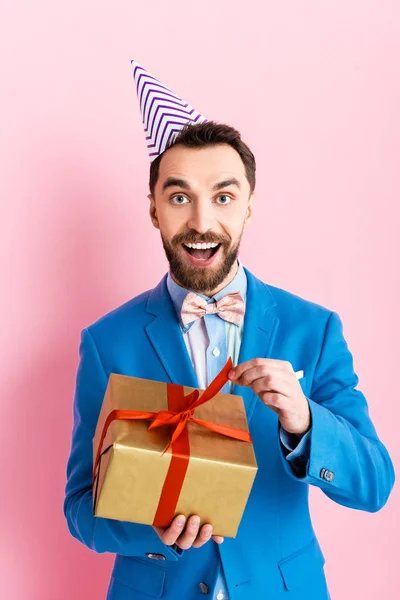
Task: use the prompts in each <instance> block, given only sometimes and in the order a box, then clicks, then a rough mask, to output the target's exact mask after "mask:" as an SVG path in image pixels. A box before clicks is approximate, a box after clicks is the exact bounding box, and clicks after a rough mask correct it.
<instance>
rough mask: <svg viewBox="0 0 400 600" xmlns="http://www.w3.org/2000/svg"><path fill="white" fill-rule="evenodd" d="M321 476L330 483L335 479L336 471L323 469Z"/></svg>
mask: <svg viewBox="0 0 400 600" xmlns="http://www.w3.org/2000/svg"><path fill="white" fill-rule="evenodd" d="M319 476H320V477H321V479H325V481H328V482H329V483H330V482H331V481H333V480H334V479H335V473H334V472H333V471H328V469H321V472H320V474H319Z"/></svg>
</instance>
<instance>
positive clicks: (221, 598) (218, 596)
mask: <svg viewBox="0 0 400 600" xmlns="http://www.w3.org/2000/svg"><path fill="white" fill-rule="evenodd" d="M217 600H224V595H223V593H222V592H218V594H217Z"/></svg>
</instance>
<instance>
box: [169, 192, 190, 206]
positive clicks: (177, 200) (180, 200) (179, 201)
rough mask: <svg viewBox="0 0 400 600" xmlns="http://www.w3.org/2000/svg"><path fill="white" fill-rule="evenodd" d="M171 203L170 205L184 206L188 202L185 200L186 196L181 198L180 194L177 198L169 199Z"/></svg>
mask: <svg viewBox="0 0 400 600" xmlns="http://www.w3.org/2000/svg"><path fill="white" fill-rule="evenodd" d="M171 202H172V204H178V205H179V204H186V203H187V202H189V200H188V199H187V198H186V196H182V195H181V194H178V195H177V196H173V197H172V198H171Z"/></svg>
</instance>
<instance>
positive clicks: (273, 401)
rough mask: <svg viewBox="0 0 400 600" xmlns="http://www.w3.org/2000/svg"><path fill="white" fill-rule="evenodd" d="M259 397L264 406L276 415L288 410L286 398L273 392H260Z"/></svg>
mask: <svg viewBox="0 0 400 600" xmlns="http://www.w3.org/2000/svg"><path fill="white" fill-rule="evenodd" d="M259 397H260V400H261V401H262V402H263V403H264V404H265V406H268V407H269V408H272V410H273V411H275V412H277V413H280V412H281V411H284V410H287V408H288V398H287V397H286V396H283V395H282V394H276V393H275V392H261V394H260V395H259Z"/></svg>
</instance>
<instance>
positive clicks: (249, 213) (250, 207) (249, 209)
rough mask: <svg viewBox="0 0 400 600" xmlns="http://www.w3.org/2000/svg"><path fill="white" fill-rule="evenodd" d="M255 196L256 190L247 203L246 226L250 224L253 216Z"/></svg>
mask: <svg viewBox="0 0 400 600" xmlns="http://www.w3.org/2000/svg"><path fill="white" fill-rule="evenodd" d="M254 198H255V195H254V192H253V193H252V194H251V195H250V198H249V203H248V205H247V211H246V218H245V220H244V225H245V227H246V225H248V224H249V223H250V221H251V218H252V216H253V202H254Z"/></svg>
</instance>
